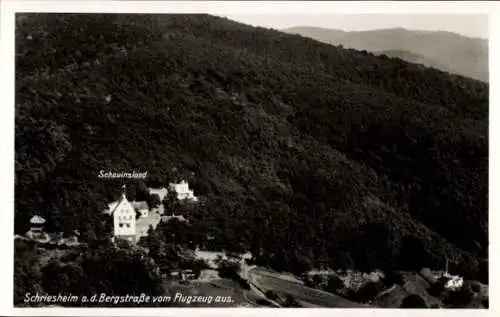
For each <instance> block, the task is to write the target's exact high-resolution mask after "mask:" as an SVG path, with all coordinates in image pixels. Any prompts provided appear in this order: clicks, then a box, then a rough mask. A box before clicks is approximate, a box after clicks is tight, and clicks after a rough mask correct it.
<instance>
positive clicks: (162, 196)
mask: <svg viewBox="0 0 500 317" xmlns="http://www.w3.org/2000/svg"><path fill="white" fill-rule="evenodd" d="M148 190H149V194H150V195H158V196H159V197H160V201H163V199H165V196H167V193H168V190H167V189H166V188H165V187H162V188H151V187H150V188H148Z"/></svg>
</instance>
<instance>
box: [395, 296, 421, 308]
mask: <svg viewBox="0 0 500 317" xmlns="http://www.w3.org/2000/svg"><path fill="white" fill-rule="evenodd" d="M400 308H427V304H426V303H425V300H424V299H423V298H422V297H420V296H419V295H417V294H411V295H408V296H406V297H405V298H404V299H403V302H402V303H401V306H400Z"/></svg>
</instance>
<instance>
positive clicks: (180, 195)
mask: <svg viewBox="0 0 500 317" xmlns="http://www.w3.org/2000/svg"><path fill="white" fill-rule="evenodd" d="M168 188H169V190H173V191H175V192H176V193H177V199H179V200H185V199H187V200H191V201H198V198H197V197H196V196H194V193H193V191H192V190H190V189H189V184H188V183H187V182H186V181H184V180H183V181H181V182H180V183H178V184H175V183H170V184H169V186H168Z"/></svg>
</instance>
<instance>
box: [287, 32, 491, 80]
mask: <svg viewBox="0 0 500 317" xmlns="http://www.w3.org/2000/svg"><path fill="white" fill-rule="evenodd" d="M282 31H284V32H287V33H291V34H300V35H302V36H306V37H310V38H313V39H315V40H318V41H322V42H325V43H328V44H333V45H342V46H344V47H346V48H354V49H357V50H367V51H370V52H374V53H382V52H385V51H389V52H391V53H392V54H391V57H398V58H401V59H403V60H406V61H408V62H411V63H422V64H424V65H426V66H430V67H434V68H436V69H440V70H442V71H446V72H450V73H455V74H459V75H462V76H466V77H470V78H473V79H477V80H481V81H484V82H488V79H489V69H488V67H489V66H488V40H487V39H481V38H472V37H466V36H463V35H460V34H457V33H453V32H448V31H421V30H407V29H403V28H391V29H379V30H369V31H343V30H337V29H327V28H319V27H311V26H299V27H292V28H287V29H283V30H282ZM404 52H408V53H404ZM411 54H414V55H415V56H412V55H411ZM416 56H420V57H417V58H416Z"/></svg>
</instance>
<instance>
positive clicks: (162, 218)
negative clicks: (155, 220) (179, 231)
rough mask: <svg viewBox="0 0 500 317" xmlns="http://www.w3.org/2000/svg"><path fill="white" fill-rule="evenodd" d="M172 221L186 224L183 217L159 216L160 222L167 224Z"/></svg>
mask: <svg viewBox="0 0 500 317" xmlns="http://www.w3.org/2000/svg"><path fill="white" fill-rule="evenodd" d="M172 219H177V220H178V221H182V222H186V221H187V219H186V218H184V216H183V215H178V216H177V215H171V216H161V221H164V222H168V221H170V220H172Z"/></svg>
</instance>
